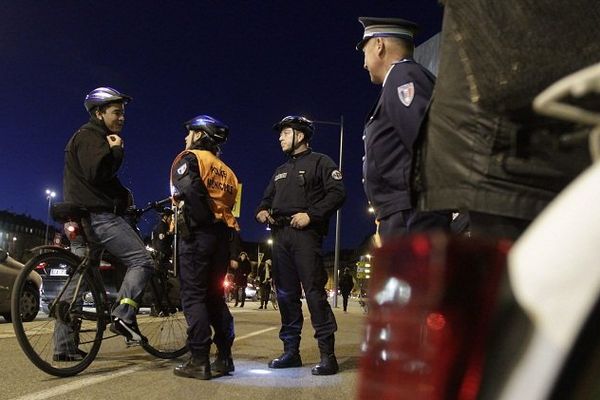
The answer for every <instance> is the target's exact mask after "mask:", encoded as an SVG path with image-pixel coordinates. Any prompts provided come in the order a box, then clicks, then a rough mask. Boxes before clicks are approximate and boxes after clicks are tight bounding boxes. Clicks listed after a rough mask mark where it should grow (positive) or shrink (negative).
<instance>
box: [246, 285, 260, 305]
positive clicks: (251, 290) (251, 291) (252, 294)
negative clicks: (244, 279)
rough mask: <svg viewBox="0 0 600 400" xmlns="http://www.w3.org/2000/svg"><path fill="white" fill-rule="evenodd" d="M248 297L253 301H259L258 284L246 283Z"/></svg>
mask: <svg viewBox="0 0 600 400" xmlns="http://www.w3.org/2000/svg"><path fill="white" fill-rule="evenodd" d="M245 294H246V299H248V300H251V301H257V300H258V288H257V286H256V285H254V284H253V283H250V282H248V284H247V285H246V292H245Z"/></svg>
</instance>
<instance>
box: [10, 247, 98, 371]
mask: <svg viewBox="0 0 600 400" xmlns="http://www.w3.org/2000/svg"><path fill="white" fill-rule="evenodd" d="M78 264H79V261H78V259H77V258H76V257H74V256H71V255H70V254H62V253H60V252H47V253H43V254H41V255H38V256H36V257H34V258H32V259H31V260H30V261H29V262H28V263H27V264H25V267H24V268H23V270H22V271H21V273H20V274H19V276H18V277H17V280H16V281H15V286H14V288H13V293H12V298H11V302H12V304H11V306H12V319H13V328H14V330H15V335H16V337H17V341H18V342H19V345H20V346H21V349H22V350H23V352H24V353H25V355H26V356H27V358H29V360H30V361H31V362H32V363H33V364H34V365H35V366H36V367H38V368H39V369H41V370H42V371H44V372H46V373H48V374H50V375H54V376H59V377H66V376H72V375H76V374H78V373H80V372H81V371H83V370H84V369H86V368H87V367H88V366H89V365H90V363H91V362H92V361H93V360H94V358H96V355H97V354H98V350H99V349H100V345H101V342H102V335H103V332H104V329H105V324H106V322H105V319H104V318H103V317H102V316H100V317H99V315H98V314H97V312H98V313H102V312H104V303H103V301H102V298H101V297H100V295H99V292H98V291H97V290H96V287H95V285H93V282H92V281H91V276H90V274H89V273H85V274H84V276H83V277H82V279H81V285H80V288H79V290H78V291H77V292H75V286H76V282H77V281H78V280H79V279H78V278H79V276H75V277H74V278H73V279H72V280H71V283H70V284H69V285H68V287H67V288H65V290H63V288H64V286H65V285H66V284H67V282H68V276H70V275H71V274H73V272H74V271H75V269H76V267H77V265H78ZM51 271H64V272H63V273H64V274H66V275H67V276H60V279H53V278H57V276H56V275H55V273H53V272H51ZM38 274H39V275H40V276H41V277H42V286H41V287H40V298H41V300H42V303H43V304H46V309H45V311H47V314H45V315H42V314H40V315H38V317H37V318H36V319H35V320H34V321H31V322H27V321H26V319H24V318H23V310H21V306H22V305H21V302H20V301H19V299H20V298H21V296H22V293H23V292H24V291H25V290H27V286H28V285H31V283H30V282H31V281H32V279H33V278H34V277H35V275H38ZM51 274H52V275H51ZM36 279H37V278H36ZM37 280H38V281H39V279H37ZM51 296H54V297H51ZM71 299H75V301H71Z"/></svg>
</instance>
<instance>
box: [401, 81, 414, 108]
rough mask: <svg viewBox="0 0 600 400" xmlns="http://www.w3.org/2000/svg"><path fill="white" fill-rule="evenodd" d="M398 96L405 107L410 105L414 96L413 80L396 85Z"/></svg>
mask: <svg viewBox="0 0 600 400" xmlns="http://www.w3.org/2000/svg"><path fill="white" fill-rule="evenodd" d="M398 97H399V98H400V102H401V103H402V104H404V106H405V107H408V106H410V105H411V103H412V101H413V99H414V98H415V84H414V83H413V82H409V83H405V84H404V85H401V86H398Z"/></svg>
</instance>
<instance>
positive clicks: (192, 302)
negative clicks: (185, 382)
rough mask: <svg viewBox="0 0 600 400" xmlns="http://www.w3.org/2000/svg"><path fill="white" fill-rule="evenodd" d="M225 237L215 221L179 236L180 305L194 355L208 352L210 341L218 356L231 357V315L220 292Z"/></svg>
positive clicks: (223, 228)
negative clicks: (183, 236) (187, 235)
mask: <svg viewBox="0 0 600 400" xmlns="http://www.w3.org/2000/svg"><path fill="white" fill-rule="evenodd" d="M229 236H230V230H229V228H228V227H227V226H226V225H225V224H223V223H216V224H211V225H208V226H206V227H202V228H195V229H194V230H192V231H191V232H190V235H189V237H187V238H185V239H182V238H180V239H179V240H180V241H179V279H180V282H181V305H182V307H183V312H184V314H185V318H186V321H187V324H188V339H187V345H188V349H189V350H190V352H191V353H192V356H194V357H203V356H206V355H208V353H209V352H210V346H211V344H212V343H215V345H216V346H217V350H218V352H219V355H220V356H221V357H230V356H231V345H232V344H233V339H234V337H235V334H234V327H233V317H232V316H231V313H230V312H229V308H228V307H227V304H226V303H225V299H224V291H223V281H224V279H225V274H226V273H227V265H228V262H229V239H230V238H229ZM211 327H212V329H214V337H213V338H212V339H211Z"/></svg>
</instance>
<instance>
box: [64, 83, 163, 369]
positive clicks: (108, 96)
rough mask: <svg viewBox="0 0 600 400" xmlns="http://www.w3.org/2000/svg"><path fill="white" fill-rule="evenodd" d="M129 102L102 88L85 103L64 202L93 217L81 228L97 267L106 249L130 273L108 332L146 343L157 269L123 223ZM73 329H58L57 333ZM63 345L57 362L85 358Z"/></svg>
mask: <svg viewBox="0 0 600 400" xmlns="http://www.w3.org/2000/svg"><path fill="white" fill-rule="evenodd" d="M130 101H131V97H130V96H127V95H126V94H123V93H120V92H119V91H117V90H115V89H113V88H110V87H99V88H96V89H94V90H92V91H91V92H90V93H88V95H87V96H86V97H85V101H84V106H85V108H86V110H87V111H88V113H89V114H90V120H89V121H88V122H87V123H86V124H84V125H83V126H81V127H80V128H79V129H78V130H77V132H75V134H74V135H73V136H72V137H71V139H70V140H69V142H68V143H67V146H66V148H65V167H64V176H63V198H64V200H65V202H69V203H74V204H76V205H77V206H80V207H82V208H85V209H86V210H87V211H88V212H89V215H88V216H87V217H85V218H83V220H82V225H83V228H84V231H85V233H86V237H87V240H88V243H89V246H90V257H91V258H92V259H93V260H94V262H97V261H98V260H99V255H100V249H101V248H105V249H106V250H107V251H109V252H110V253H111V254H112V255H113V256H115V257H117V258H118V259H119V260H120V261H121V262H122V263H123V264H124V265H125V266H126V267H127V273H126V274H125V277H124V279H123V283H122V285H121V288H120V290H119V294H118V303H117V305H116V307H115V308H114V309H113V310H112V316H113V322H112V324H111V326H110V330H111V331H112V332H114V333H117V334H120V335H123V336H125V337H126V338H127V339H129V340H134V341H138V342H139V341H144V340H145V338H144V337H143V335H142V334H141V333H140V331H139V329H138V327H137V322H136V313H137V309H138V301H139V299H140V296H141V294H142V291H143V290H144V288H145V286H146V283H147V281H148V279H149V278H150V276H151V274H152V271H153V268H154V263H153V261H152V258H151V257H150V255H149V253H148V252H147V251H146V249H145V246H144V243H143V242H142V240H141V239H140V237H139V236H138V234H137V233H136V232H135V231H134V230H133V229H132V227H131V226H130V225H129V224H128V223H127V221H126V220H125V219H123V215H124V212H125V210H126V209H127V207H128V206H131V205H132V204H129V203H130V201H131V195H130V192H129V190H128V189H127V188H125V187H124V186H123V185H122V184H121V182H120V181H119V178H118V177H117V172H118V171H119V168H120V167H121V164H122V163H123V158H124V152H123V140H122V139H121V136H120V133H121V130H122V129H123V124H124V122H125V105H126V104H127V103H128V102H130ZM60 329H67V330H71V332H67V333H70V334H71V335H60V334H56V333H55V337H62V338H68V337H69V336H73V335H72V328H71V327H67V328H65V326H64V324H62V325H61V324H57V330H60ZM69 340H71V339H68V340H65V339H63V340H60V341H59V342H58V343H56V344H55V346H56V352H55V359H56V360H59V361H62V360H65V361H74V360H77V359H79V358H80V357H82V354H81V351H80V350H79V349H77V348H76V347H74V345H73V343H72V341H71V342H70V341H69Z"/></svg>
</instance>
